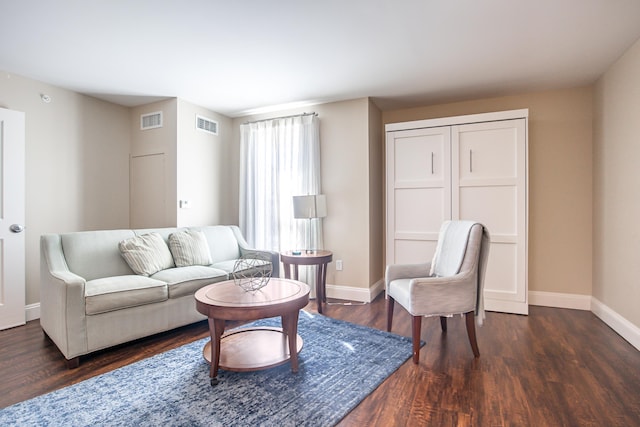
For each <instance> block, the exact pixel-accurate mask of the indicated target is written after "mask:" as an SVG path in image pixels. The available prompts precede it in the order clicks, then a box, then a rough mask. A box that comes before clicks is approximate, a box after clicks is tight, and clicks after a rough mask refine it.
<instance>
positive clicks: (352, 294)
mask: <svg viewBox="0 0 640 427" xmlns="http://www.w3.org/2000/svg"><path fill="white" fill-rule="evenodd" d="M383 290H384V280H383V279H380V280H378V281H377V282H376V283H374V285H373V286H371V287H370V288H356V287H353V286H342V285H331V284H328V283H327V297H329V298H337V299H342V300H347V301H359V302H367V303H368V302H371V301H373V300H374V299H375V298H376V297H377V296H378V294H379V293H380V292H382V291H383Z"/></svg>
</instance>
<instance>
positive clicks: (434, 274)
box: [385, 221, 489, 364]
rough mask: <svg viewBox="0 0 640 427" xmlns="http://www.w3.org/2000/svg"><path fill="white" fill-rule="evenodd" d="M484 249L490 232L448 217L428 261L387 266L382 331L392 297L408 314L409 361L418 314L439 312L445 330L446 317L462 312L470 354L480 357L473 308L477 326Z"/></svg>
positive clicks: (390, 314)
mask: <svg viewBox="0 0 640 427" xmlns="http://www.w3.org/2000/svg"><path fill="white" fill-rule="evenodd" d="M488 252H489V233H488V231H487V230H486V228H485V227H484V226H483V225H482V224H479V223H476V222H473V221H447V222H445V223H444V224H442V227H441V229H440V234H439V236H438V244H437V247H436V253H435V255H434V257H433V260H432V261H431V262H430V263H429V262H427V263H424V264H406V265H388V266H387V271H386V274H385V286H386V292H387V294H386V296H387V331H389V332H390V331H391V324H392V322H393V307H394V303H395V302H396V301H397V302H398V303H399V304H400V305H401V306H403V307H404V308H405V309H406V310H407V311H408V312H409V313H410V314H411V316H412V317H413V319H412V340H413V362H414V363H416V364H417V363H418V360H419V356H420V327H421V321H422V317H426V316H440V325H441V328H442V331H443V332H446V331H447V317H450V316H451V315H454V314H464V315H465V317H466V326H467V334H468V335H469V342H470V343H471V348H472V350H473V354H474V356H475V357H479V356H480V351H479V350H478V343H477V341H476V328H475V323H474V313H475V316H476V319H477V321H478V323H479V324H480V325H481V324H482V321H483V319H484V305H483V304H484V303H483V296H482V289H483V280H484V271H485V268H486V260H487V256H488Z"/></svg>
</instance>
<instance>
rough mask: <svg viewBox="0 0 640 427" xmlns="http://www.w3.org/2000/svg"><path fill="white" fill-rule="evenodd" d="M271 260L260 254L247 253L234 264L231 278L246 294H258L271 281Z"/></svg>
mask: <svg viewBox="0 0 640 427" xmlns="http://www.w3.org/2000/svg"><path fill="white" fill-rule="evenodd" d="M272 272H273V265H272V264H271V259H270V258H269V257H268V256H267V255H266V254H263V253H260V252H247V253H245V254H243V255H242V256H241V257H240V258H239V259H238V260H237V261H236V263H235V264H234V266H233V272H232V273H231V276H232V277H233V281H234V283H235V284H236V285H238V286H240V287H241V288H242V289H243V290H244V291H245V292H256V291H258V290H259V289H261V288H264V287H265V286H267V283H269V280H270V279H271V274H272Z"/></svg>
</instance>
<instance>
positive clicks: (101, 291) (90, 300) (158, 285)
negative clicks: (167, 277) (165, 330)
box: [84, 275, 168, 315]
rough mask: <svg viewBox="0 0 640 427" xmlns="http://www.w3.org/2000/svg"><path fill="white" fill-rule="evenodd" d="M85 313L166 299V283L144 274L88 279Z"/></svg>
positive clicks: (106, 310)
mask: <svg viewBox="0 0 640 427" xmlns="http://www.w3.org/2000/svg"><path fill="white" fill-rule="evenodd" d="M84 295H85V312H86V314H89V315H90V314H99V313H106V312H108V311H114V310H119V309H122V308H128V307H136V306H139V305H144V304H151V303H155V302H162V301H166V300H167V298H168V290H167V284H166V283H164V282H162V281H160V280H156V279H152V278H149V277H144V276H134V275H129V276H114V277H105V278H103V279H95V280H89V281H88V282H87V284H86V286H85V292H84Z"/></svg>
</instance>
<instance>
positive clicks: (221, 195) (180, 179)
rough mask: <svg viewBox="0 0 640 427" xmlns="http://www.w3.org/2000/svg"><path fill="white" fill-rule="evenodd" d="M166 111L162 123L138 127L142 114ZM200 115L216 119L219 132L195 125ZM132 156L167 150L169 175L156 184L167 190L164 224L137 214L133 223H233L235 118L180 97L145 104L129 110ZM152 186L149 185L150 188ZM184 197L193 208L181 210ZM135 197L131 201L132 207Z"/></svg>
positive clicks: (166, 158)
mask: <svg viewBox="0 0 640 427" xmlns="http://www.w3.org/2000/svg"><path fill="white" fill-rule="evenodd" d="M157 111H162V113H163V126H162V127H161V128H157V129H148V130H140V115H141V114H147V113H153V112H157ZM196 114H199V115H202V116H204V117H207V118H209V119H212V120H216V121H217V122H218V125H219V128H218V135H212V134H209V133H206V132H203V131H200V130H197V129H196V127H195V118H196ZM131 123H132V126H131V135H132V138H131V139H132V141H131V155H132V156H143V155H149V154H158V153H164V155H165V168H166V175H165V179H164V182H159V183H157V185H158V187H159V189H160V190H161V191H164V192H165V200H166V215H165V217H166V223H165V224H153V223H148V224H145V219H144V218H142V219H141V218H133V217H132V226H134V227H158V226H178V227H183V226H192V225H210V224H235V223H237V214H236V216H234V215H233V214H234V212H237V210H235V211H234V210H233V209H232V208H230V207H229V204H230V203H231V202H230V199H231V193H235V192H237V187H230V186H229V181H230V180H232V178H230V174H233V173H235V170H234V168H233V167H232V166H230V163H229V161H228V157H229V150H231V148H232V146H233V144H232V141H231V135H232V132H231V119H230V118H228V117H226V116H223V115H221V114H218V113H215V112H213V111H211V110H208V109H206V108H202V107H198V106H196V105H193V104H191V103H189V102H186V101H184V100H181V99H177V98H171V99H168V100H165V101H159V102H154V103H150V104H145V105H142V106H139V107H135V108H132V109H131ZM152 190H153V189H149V191H152ZM180 200H188V201H189V206H190V207H189V208H188V209H181V208H180V205H179V201H180ZM134 203H135V201H133V200H132V201H131V204H132V206H133V205H134Z"/></svg>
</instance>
